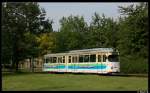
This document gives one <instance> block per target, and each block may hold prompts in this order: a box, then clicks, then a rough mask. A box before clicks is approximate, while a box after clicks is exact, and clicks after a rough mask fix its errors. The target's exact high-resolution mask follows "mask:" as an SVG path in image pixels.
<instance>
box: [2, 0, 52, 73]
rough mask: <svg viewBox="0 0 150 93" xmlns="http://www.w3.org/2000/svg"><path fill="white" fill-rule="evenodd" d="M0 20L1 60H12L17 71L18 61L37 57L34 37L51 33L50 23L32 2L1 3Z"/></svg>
mask: <svg viewBox="0 0 150 93" xmlns="http://www.w3.org/2000/svg"><path fill="white" fill-rule="evenodd" d="M2 18H3V20H2V52H3V56H2V59H3V61H4V63H5V60H7V58H8V60H12V63H13V68H16V71H17V70H18V64H19V61H20V60H23V59H25V58H27V57H29V56H30V57H34V56H37V54H38V53H37V52H38V51H39V49H38V48H37V47H36V46H37V43H36V40H35V37H36V36H34V35H39V34H40V33H47V32H52V21H49V20H48V19H47V20H45V11H44V10H43V9H40V8H39V5H38V4H37V3H34V2H26V3H22V2H21V3H13V2H11V3H3V6H2ZM29 36H31V37H30V39H32V40H30V39H28V38H29ZM26 40H29V41H26ZM7 41H8V42H7ZM6 42H7V43H6ZM33 42H34V43H33ZM28 47H30V48H28Z"/></svg>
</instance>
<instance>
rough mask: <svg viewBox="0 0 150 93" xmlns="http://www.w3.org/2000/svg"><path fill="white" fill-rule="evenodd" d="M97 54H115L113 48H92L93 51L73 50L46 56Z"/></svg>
mask: <svg viewBox="0 0 150 93" xmlns="http://www.w3.org/2000/svg"><path fill="white" fill-rule="evenodd" d="M95 52H114V49H113V48H92V49H82V50H71V51H68V52H66V53H53V54H46V55H45V56H62V55H74V54H82V53H95Z"/></svg>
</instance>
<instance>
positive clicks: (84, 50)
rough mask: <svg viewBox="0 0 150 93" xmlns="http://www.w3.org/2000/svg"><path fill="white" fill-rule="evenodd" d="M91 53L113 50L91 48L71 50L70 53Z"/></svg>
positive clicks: (110, 50)
mask: <svg viewBox="0 0 150 93" xmlns="http://www.w3.org/2000/svg"><path fill="white" fill-rule="evenodd" d="M91 51H99V52H113V51H114V49H113V48H92V49H82V50H71V51H69V52H70V53H74V52H91Z"/></svg>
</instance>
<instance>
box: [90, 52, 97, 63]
mask: <svg viewBox="0 0 150 93" xmlns="http://www.w3.org/2000/svg"><path fill="white" fill-rule="evenodd" d="M92 56H94V58H92ZM90 62H96V54H91V55H90Z"/></svg>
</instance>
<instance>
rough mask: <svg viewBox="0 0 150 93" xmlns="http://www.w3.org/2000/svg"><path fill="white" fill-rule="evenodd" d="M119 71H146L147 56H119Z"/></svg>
mask: <svg viewBox="0 0 150 93" xmlns="http://www.w3.org/2000/svg"><path fill="white" fill-rule="evenodd" d="M120 70H121V73H140V74H142V73H143V74H145V73H148V58H147V59H146V58H142V57H139V56H135V55H134V56H133V55H132V56H131V55H128V56H121V57H120Z"/></svg>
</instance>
